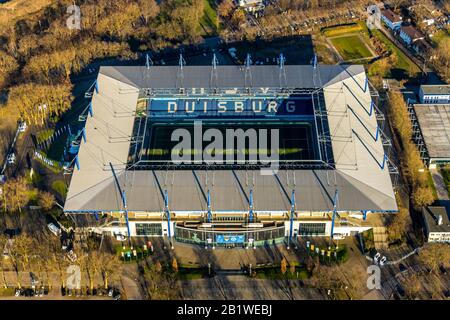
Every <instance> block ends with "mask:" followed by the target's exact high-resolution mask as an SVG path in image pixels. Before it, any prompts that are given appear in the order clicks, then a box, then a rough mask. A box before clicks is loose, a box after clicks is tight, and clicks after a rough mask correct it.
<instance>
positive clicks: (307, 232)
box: [299, 223, 326, 236]
mask: <svg viewBox="0 0 450 320" xmlns="http://www.w3.org/2000/svg"><path fill="white" fill-rule="evenodd" d="M325 226H326V225H325V223H300V224H299V229H300V230H299V234H300V235H301V236H324V235H325Z"/></svg>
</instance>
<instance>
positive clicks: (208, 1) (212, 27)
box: [200, 0, 219, 36]
mask: <svg viewBox="0 0 450 320" xmlns="http://www.w3.org/2000/svg"><path fill="white" fill-rule="evenodd" d="M204 2H205V11H204V15H203V17H202V19H201V20H200V27H201V28H202V34H203V35H204V36H212V35H216V34H218V31H219V30H218V28H219V19H218V17H217V12H216V9H215V6H216V4H215V1H214V0H204Z"/></svg>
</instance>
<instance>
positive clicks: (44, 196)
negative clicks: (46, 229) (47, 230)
mask: <svg viewBox="0 0 450 320" xmlns="http://www.w3.org/2000/svg"><path fill="white" fill-rule="evenodd" d="M38 203H39V205H40V206H41V208H42V209H43V210H44V211H49V210H50V209H51V208H53V206H54V205H55V196H54V195H53V194H51V193H50V192H47V191H40V192H39V198H38Z"/></svg>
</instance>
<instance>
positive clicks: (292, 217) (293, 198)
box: [287, 190, 295, 249]
mask: <svg viewBox="0 0 450 320" xmlns="http://www.w3.org/2000/svg"><path fill="white" fill-rule="evenodd" d="M294 215H295V190H292V196H291V215H290V217H289V239H288V245H287V249H289V245H290V243H291V241H292V231H293V228H294Z"/></svg>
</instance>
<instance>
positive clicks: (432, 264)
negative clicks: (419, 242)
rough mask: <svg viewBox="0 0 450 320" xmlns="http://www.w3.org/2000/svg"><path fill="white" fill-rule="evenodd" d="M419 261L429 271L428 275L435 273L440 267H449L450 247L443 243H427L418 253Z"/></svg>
mask: <svg viewBox="0 0 450 320" xmlns="http://www.w3.org/2000/svg"><path fill="white" fill-rule="evenodd" d="M419 259H420V261H421V262H422V263H423V264H424V265H425V266H426V267H427V268H428V269H430V273H437V272H438V270H439V267H440V266H443V267H444V268H446V267H448V266H449V265H450V246H449V245H448V244H445V243H429V244H427V245H426V246H425V247H424V248H423V249H422V250H420V252H419Z"/></svg>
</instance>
